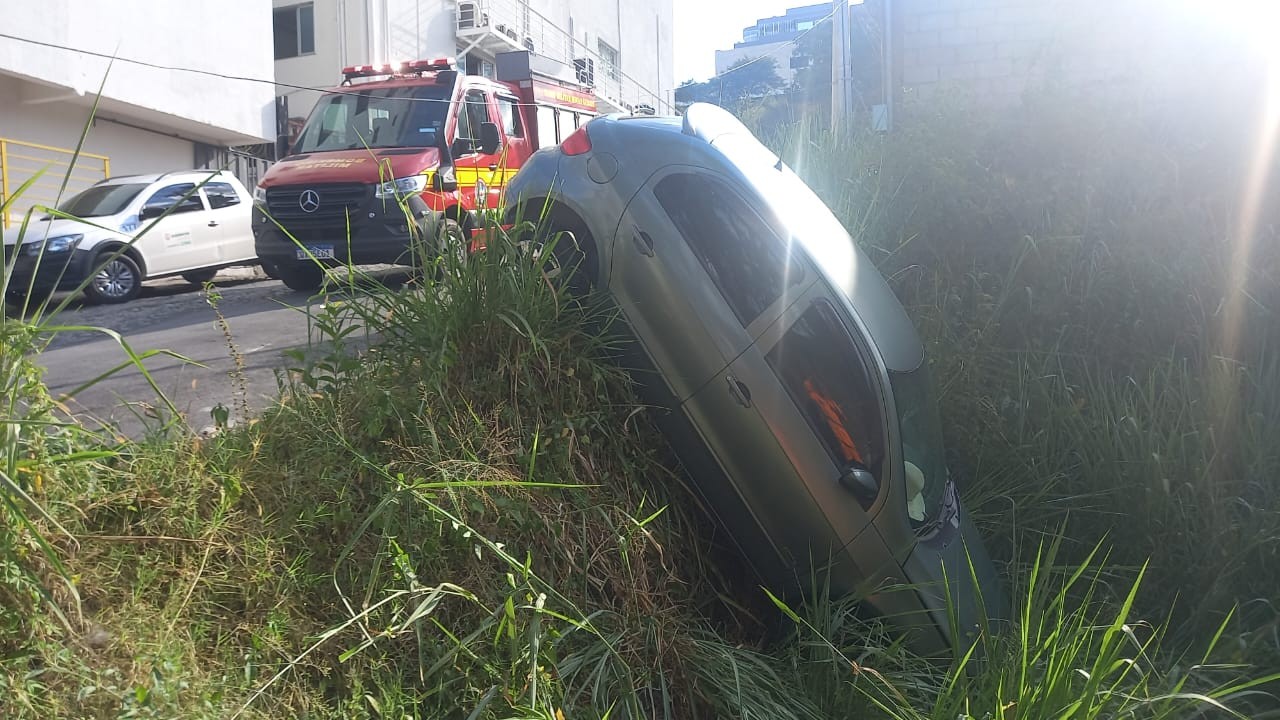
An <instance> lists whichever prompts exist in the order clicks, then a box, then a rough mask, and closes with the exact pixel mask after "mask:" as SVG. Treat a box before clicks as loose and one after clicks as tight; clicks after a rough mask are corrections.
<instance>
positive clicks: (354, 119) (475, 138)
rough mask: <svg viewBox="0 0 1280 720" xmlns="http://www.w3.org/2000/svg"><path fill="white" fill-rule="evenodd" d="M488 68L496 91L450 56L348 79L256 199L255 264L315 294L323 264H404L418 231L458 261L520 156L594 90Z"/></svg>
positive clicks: (318, 110)
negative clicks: (458, 253) (453, 252)
mask: <svg viewBox="0 0 1280 720" xmlns="http://www.w3.org/2000/svg"><path fill="white" fill-rule="evenodd" d="M497 69H498V72H497V79H492V80H491V79H488V78H484V77H478V76H473V75H465V74H462V73H460V72H459V71H458V69H457V65H456V63H455V61H454V59H453V58H439V59H434V60H417V61H410V62H404V63H400V64H399V65H397V66H391V65H381V66H370V65H361V66H354V67H348V68H344V69H343V71H342V75H343V80H342V84H341V85H340V86H339V87H337V88H334V89H332V90H330V91H328V92H326V93H325V94H324V95H322V96H321V98H320V99H319V101H318V102H317V103H316V105H315V108H314V109H313V110H312V112H311V114H310V116H309V117H308V118H307V121H306V123H305V125H304V126H303V128H302V130H301V132H300V133H299V134H298V136H297V139H296V140H295V141H294V142H293V143H292V144H291V147H290V148H289V151H288V153H287V154H286V155H285V157H283V158H282V159H281V160H279V161H278V162H276V163H275V164H274V165H272V167H271V169H270V170H269V171H268V172H267V173H266V174H265V175H264V176H263V178H262V180H261V182H260V183H259V184H258V186H257V187H256V188H255V190H254V217H253V232H254V242H255V246H256V250H257V253H258V257H259V258H260V259H261V260H263V262H264V265H265V266H269V267H272V268H273V271H274V274H276V275H277V276H278V277H279V278H280V279H281V280H282V281H283V282H284V283H285V285H287V286H289V287H290V288H292V289H294V290H303V291H313V290H316V289H318V288H319V287H320V286H321V284H322V283H323V280H324V269H323V266H324V265H341V264H346V263H351V264H353V265H372V264H412V263H413V262H414V260H415V258H414V256H413V253H414V250H413V248H414V245H415V243H414V241H413V238H414V237H423V234H422V233H426V236H427V238H428V240H429V241H430V243H431V247H432V248H433V252H442V251H445V250H446V249H447V248H458V249H460V251H463V252H465V248H466V246H467V244H468V242H469V238H470V236H471V235H472V233H473V232H475V231H476V230H478V229H479V228H480V224H481V223H480V221H479V213H481V212H482V211H484V210H485V209H486V208H490V207H496V206H497V204H498V203H499V201H500V199H501V193H502V188H503V186H504V185H505V183H506V181H507V180H508V179H509V178H510V177H511V176H512V175H514V174H515V172H516V171H517V170H519V169H520V167H521V166H522V165H523V164H524V162H525V161H526V160H527V159H528V158H529V156H530V155H532V154H533V152H534V151H535V150H537V149H538V148H540V147H546V146H549V145H555V144H558V143H559V142H561V141H562V140H564V139H565V138H567V137H568V136H569V135H571V134H572V133H573V132H574V131H575V130H576V129H577V128H578V127H579V126H580V125H582V124H584V123H585V122H586V121H587V120H588V119H590V117H592V116H594V115H595V114H596V100H595V97H594V95H593V94H592V92H591V90H590V89H589V88H586V87H583V86H580V85H576V84H574V83H572V82H569V81H565V80H560V79H557V78H555V77H553V76H550V75H544V74H541V73H537V72H534V71H533V70H531V69H530V56H529V54H528V53H527V52H514V53H503V54H502V55H500V56H499V57H498V63H497ZM406 209H407V211H406ZM420 231H421V232H420Z"/></svg>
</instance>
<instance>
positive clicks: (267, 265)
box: [258, 260, 280, 280]
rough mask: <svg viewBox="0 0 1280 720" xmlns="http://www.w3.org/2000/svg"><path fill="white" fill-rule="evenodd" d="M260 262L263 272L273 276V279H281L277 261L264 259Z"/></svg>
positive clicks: (270, 276)
mask: <svg viewBox="0 0 1280 720" xmlns="http://www.w3.org/2000/svg"><path fill="white" fill-rule="evenodd" d="M258 264H259V265H260V266H261V267H262V272H263V273H265V274H266V276H267V277H269V278H271V279H272V280H279V279H280V270H279V269H278V268H277V267H276V264H275V263H273V262H267V261H266V260H263V261H262V262H260V263H258Z"/></svg>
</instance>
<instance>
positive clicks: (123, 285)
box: [84, 250, 142, 305]
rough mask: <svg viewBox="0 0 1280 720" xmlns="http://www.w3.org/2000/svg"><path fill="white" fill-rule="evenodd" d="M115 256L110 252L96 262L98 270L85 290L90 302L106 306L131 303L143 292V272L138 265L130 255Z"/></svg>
mask: <svg viewBox="0 0 1280 720" xmlns="http://www.w3.org/2000/svg"><path fill="white" fill-rule="evenodd" d="M113 255H115V251H111V250H108V251H106V252H103V253H102V254H101V255H99V256H98V257H97V258H96V259H95V260H94V262H93V267H94V268H96V269H95V271H94V273H93V277H92V278H91V279H90V281H89V285H88V287H86V288H85V289H84V294H85V299H86V300H88V301H89V302H92V303H100V304H104V305H112V304H116V303H123V302H129V301H130V300H132V299H134V298H136V297H138V293H140V292H142V271H141V270H139V269H138V263H136V262H134V261H133V258H131V257H129V256H128V255H118V256H115V257H112V256H113Z"/></svg>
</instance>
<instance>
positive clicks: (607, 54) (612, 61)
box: [596, 40, 619, 80]
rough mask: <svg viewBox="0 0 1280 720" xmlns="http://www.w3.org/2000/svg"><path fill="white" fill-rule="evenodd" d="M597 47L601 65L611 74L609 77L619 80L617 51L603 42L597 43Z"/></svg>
mask: <svg viewBox="0 0 1280 720" xmlns="http://www.w3.org/2000/svg"><path fill="white" fill-rule="evenodd" d="M596 45H597V46H598V47H599V50H600V63H601V64H602V65H604V70H605V72H607V73H608V74H609V77H611V78H613V79H614V80H617V79H618V76H619V70H618V51H617V49H615V48H614V47H613V46H612V45H610V44H609V43H607V42H605V41H603V40H599V41H597V42H596Z"/></svg>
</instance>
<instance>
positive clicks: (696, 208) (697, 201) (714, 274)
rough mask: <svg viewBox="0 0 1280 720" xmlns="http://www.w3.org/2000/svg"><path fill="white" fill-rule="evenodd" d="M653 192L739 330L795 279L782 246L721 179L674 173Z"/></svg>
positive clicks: (796, 266)
mask: <svg viewBox="0 0 1280 720" xmlns="http://www.w3.org/2000/svg"><path fill="white" fill-rule="evenodd" d="M653 192H654V195H655V196H657V198H658V202H659V203H660V204H661V205H662V207H663V209H664V210H665V211H666V212H667V214H668V215H670V216H671V220H672V222H674V223H675V226H676V228H677V229H678V230H679V231H680V234H681V235H682V236H683V237H684V239H685V242H686V243H688V245H689V247H690V248H691V249H692V250H693V254H694V255H696V256H697V257H698V260H699V261H700V262H701V263H702V267H703V268H704V269H705V270H706V271H707V274H708V275H710V276H711V279H712V281H713V282H714V283H715V285H716V287H717V288H719V290H720V294H721V295H722V296H723V297H724V299H725V301H726V302H727V303H728V304H729V306H730V307H731V308H732V309H733V312H734V314H735V315H737V317H738V321H739V322H741V323H742V326H743V327H746V326H747V325H750V324H751V322H752V321H753V320H755V319H756V318H757V317H759V316H760V313H762V312H764V311H765V310H766V309H768V308H769V307H770V306H771V305H773V304H774V303H775V302H777V301H778V299H779V298H781V297H782V295H783V293H784V292H786V289H787V286H788V284H789V283H795V282H798V281H799V280H800V279H801V276H802V273H803V271H802V270H801V268H800V265H799V264H798V263H796V262H794V261H792V259H791V257H790V254H789V252H788V249H787V245H786V243H785V242H783V240H782V239H781V238H779V237H778V235H777V234H776V233H774V232H773V230H772V229H771V228H770V225H769V224H768V223H767V222H766V221H765V220H764V218H762V217H761V215H760V213H758V212H756V210H755V209H753V208H752V207H751V206H750V205H748V204H747V202H746V201H745V200H743V198H742V196H741V195H739V194H738V193H736V192H734V191H733V189H732V188H730V187H729V185H728V184H727V183H725V182H724V181H722V180H719V179H716V178H715V177H712V176H710V175H704V174H694V173H676V174H673V175H668V176H667V177H665V178H663V179H662V180H660V181H659V182H658V184H657V185H656V186H654V189H653Z"/></svg>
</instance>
